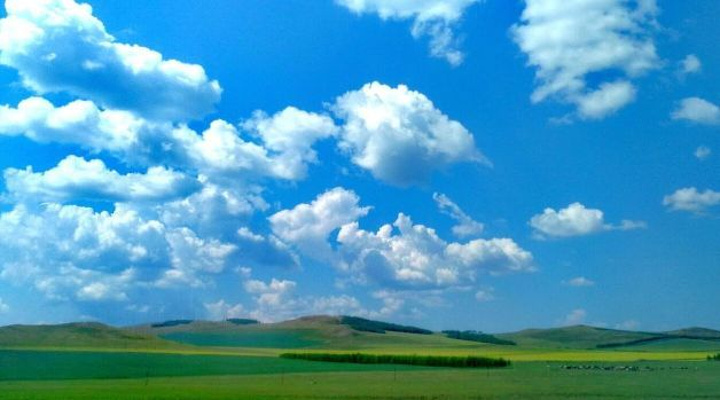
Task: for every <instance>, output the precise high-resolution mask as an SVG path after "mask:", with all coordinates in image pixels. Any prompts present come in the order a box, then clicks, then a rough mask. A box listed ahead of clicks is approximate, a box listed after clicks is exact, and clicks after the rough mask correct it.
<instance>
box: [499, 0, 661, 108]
mask: <svg viewBox="0 0 720 400" xmlns="http://www.w3.org/2000/svg"><path fill="white" fill-rule="evenodd" d="M525 2H526V6H525V10H524V11H523V13H522V17H521V22H520V23H519V24H517V25H515V26H513V28H512V33H513V37H514V39H515V42H516V43H517V44H518V46H520V49H521V50H522V51H523V52H524V53H525V54H526V55H527V56H528V64H529V65H530V66H533V67H535V68H536V69H537V81H538V87H537V89H536V90H535V92H534V93H533V95H532V101H533V103H539V102H542V101H544V100H546V99H548V98H555V99H558V100H560V101H563V102H566V103H571V104H574V105H576V106H577V113H578V115H579V116H580V117H581V118H589V119H599V118H603V117H605V116H607V115H609V114H612V113H614V112H615V111H617V110H619V109H620V108H622V107H624V106H625V105H627V104H628V103H630V102H632V101H633V100H634V99H635V92H636V89H635V86H634V84H633V83H632V82H631V81H632V79H633V78H636V77H638V76H640V75H643V74H644V73H646V72H648V71H649V70H651V69H654V68H657V67H658V66H659V64H660V61H659V59H658V56H657V54H656V49H655V44H654V41H653V39H652V33H653V30H654V27H655V26H656V24H657V23H656V21H655V17H656V15H657V14H658V8H657V6H656V4H655V1H654V0H632V1H628V0H580V1H564V0H526V1H525ZM580 32H581V33H580ZM593 76H602V77H603V78H599V79H597V78H593Z"/></svg>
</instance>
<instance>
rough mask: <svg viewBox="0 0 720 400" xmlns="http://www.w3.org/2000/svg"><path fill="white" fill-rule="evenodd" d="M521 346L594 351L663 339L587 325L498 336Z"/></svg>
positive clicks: (642, 333) (655, 335)
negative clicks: (612, 346) (635, 342)
mask: <svg viewBox="0 0 720 400" xmlns="http://www.w3.org/2000/svg"><path fill="white" fill-rule="evenodd" d="M496 336H497V337H499V338H501V339H505V340H511V341H513V342H516V343H517V344H518V345H520V346H526V347H535V348H550V349H553V348H567V349H592V348H597V347H598V346H604V345H608V344H622V343H629V342H634V341H640V340H647V339H652V338H659V337H662V336H663V335H662V334H658V333H650V332H632V331H622V330H616V329H605V328H596V327H592V326H586V325H577V326H569V327H563V328H551V329H527V330H523V331H520V332H514V333H505V334H500V335H496Z"/></svg>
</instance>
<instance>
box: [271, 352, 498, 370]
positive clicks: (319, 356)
mask: <svg viewBox="0 0 720 400" xmlns="http://www.w3.org/2000/svg"><path fill="white" fill-rule="evenodd" d="M280 357H282V358H288V359H293V360H307V361H326V362H339V363H353V364H401V365H417V366H426V367H451V368H502V367H507V366H509V365H510V361H508V360H505V359H503V358H489V357H475V356H469V357H451V356H422V355H391V354H362V353H351V354H350V353H344V354H339V353H283V354H281V355H280Z"/></svg>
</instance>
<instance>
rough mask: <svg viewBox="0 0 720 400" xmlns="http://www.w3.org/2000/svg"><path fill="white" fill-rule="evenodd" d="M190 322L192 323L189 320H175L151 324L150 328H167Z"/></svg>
mask: <svg viewBox="0 0 720 400" xmlns="http://www.w3.org/2000/svg"><path fill="white" fill-rule="evenodd" d="M192 322H193V321H192V320H191V319H175V320H172V321H165V322H160V323H157V324H152V325H150V326H151V327H153V328H169V327H171V326H178V325H187V324H191V323H192Z"/></svg>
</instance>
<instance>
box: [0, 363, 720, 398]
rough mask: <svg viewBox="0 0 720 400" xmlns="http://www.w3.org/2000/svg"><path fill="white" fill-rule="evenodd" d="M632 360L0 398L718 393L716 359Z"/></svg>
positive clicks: (34, 391) (143, 384) (47, 389)
mask: <svg viewBox="0 0 720 400" xmlns="http://www.w3.org/2000/svg"><path fill="white" fill-rule="evenodd" d="M320 364H323V363H320ZM602 365H611V364H602ZM633 365H638V366H641V367H646V366H649V367H652V368H653V370H652V371H639V372H627V371H577V370H565V369H561V368H560V367H561V364H559V363H549V364H548V363H539V362H530V363H518V364H516V365H515V366H513V367H512V368H510V369H505V370H480V371H476V370H457V369H418V368H407V369H398V370H397V371H395V370H394V369H393V370H385V371H383V370H378V369H374V370H354V371H352V372H349V371H341V370H337V371H332V370H328V371H324V372H313V373H307V372H305V373H302V372H286V373H267V374H257V373H255V372H254V371H253V372H252V373H251V374H248V373H242V372H238V371H236V374H234V375H224V376H193V377H149V378H144V377H143V378H139V379H138V378H135V379H103V380H101V379H90V380H88V379H84V380H47V381H39V380H30V381H28V380H23V381H0V397H2V398H3V399H23V400H59V399H63V400H91V399H92V400H97V399H107V400H134V399H143V400H151V399H158V400H160V399H164V400H171V399H172V400H185V399H188V400H190V399H193V400H195V399H211V400H231V399H358V400H359V399H541V400H545V399H547V400H549V399H716V398H719V397H720V379H718V377H719V376H720V363H710V362H687V363H679V362H673V363H665V362H661V363H658V362H655V363H637V364H633ZM306 366H308V365H302V367H301V368H305V367H306ZM335 367H338V368H339V366H338V365H336V364H332V365H331V368H335ZM371 367H373V368H379V366H371ZM202 368H203V369H204V368H205V367H202ZM680 368H687V369H680Z"/></svg>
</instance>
